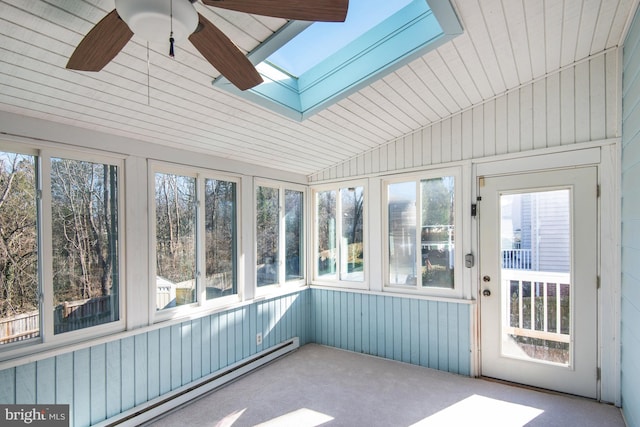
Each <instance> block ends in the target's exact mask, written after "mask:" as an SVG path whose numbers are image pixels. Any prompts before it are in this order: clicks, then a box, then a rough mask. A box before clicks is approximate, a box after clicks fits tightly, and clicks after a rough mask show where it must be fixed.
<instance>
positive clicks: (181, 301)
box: [154, 165, 238, 312]
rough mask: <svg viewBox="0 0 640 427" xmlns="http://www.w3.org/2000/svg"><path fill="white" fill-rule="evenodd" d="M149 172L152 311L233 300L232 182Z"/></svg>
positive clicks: (198, 175) (234, 209)
mask: <svg viewBox="0 0 640 427" xmlns="http://www.w3.org/2000/svg"><path fill="white" fill-rule="evenodd" d="M154 169H155V171H154V182H155V188H154V192H155V196H154V201H155V221H154V224H155V239H154V241H155V254H154V256H155V309H156V311H158V312H159V311H167V310H170V309H175V308H178V307H180V306H189V305H198V304H204V303H206V302H207V301H216V300H218V301H220V300H223V299H225V297H232V298H237V297H238V290H237V271H236V270H237V261H236V260H237V247H238V242H237V217H238V209H237V182H236V181H235V180H233V179H217V178H214V177H212V176H209V175H208V174H207V173H205V172H198V171H189V172H188V173H179V172H178V171H175V170H171V168H164V167H162V166H159V165H158V166H156V167H155V168H154Z"/></svg>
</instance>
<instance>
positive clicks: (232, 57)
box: [189, 14, 262, 90]
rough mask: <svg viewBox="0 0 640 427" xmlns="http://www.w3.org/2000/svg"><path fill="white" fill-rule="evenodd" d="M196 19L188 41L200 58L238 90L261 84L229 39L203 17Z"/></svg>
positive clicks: (242, 55) (252, 67)
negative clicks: (196, 26)
mask: <svg viewBox="0 0 640 427" xmlns="http://www.w3.org/2000/svg"><path fill="white" fill-rule="evenodd" d="M198 18H199V23H198V29H197V30H196V31H195V32H194V33H193V34H191V35H190V36H189V40H190V41H191V43H193V45H194V46H195V47H196V49H198V50H199V51H200V53H201V54H202V56H204V58H205V59H206V60H207V61H209V63H210V64H211V65H213V66H214V67H215V69H216V70H218V71H220V73H221V74H222V75H223V76H225V77H226V78H227V79H229V81H230V82H231V83H233V84H234V85H235V86H236V87H237V88H238V89H240V90H246V89H250V88H252V87H254V86H257V85H259V84H260V83H262V77H260V74H258V71H257V70H256V69H255V67H254V66H253V64H252V63H251V61H249V60H248V59H247V57H246V56H245V55H244V54H243V53H242V52H241V51H240V50H239V49H238V48H237V47H236V45H235V44H233V42H232V41H231V39H229V37H227V36H226V35H225V34H224V33H223V32H222V31H220V30H219V29H218V28H217V27H216V26H215V25H213V24H212V23H211V22H209V21H208V20H207V19H206V18H205V17H204V16H202V15H200V14H198Z"/></svg>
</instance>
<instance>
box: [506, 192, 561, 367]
mask: <svg viewBox="0 0 640 427" xmlns="http://www.w3.org/2000/svg"><path fill="white" fill-rule="evenodd" d="M570 201H571V194H570V191H569V190H554V191H540V192H532V193H520V194H507V195H501V196H500V212H501V213H500V242H501V244H500V252H501V253H500V260H501V263H502V265H501V281H502V294H503V295H504V298H505V299H504V303H503V305H502V306H503V308H504V311H503V315H502V319H503V321H502V353H503V355H506V356H510V357H516V358H521V359H530V360H537V361H541V362H545V363H557V364H562V365H568V364H569V362H570V352H571V345H570V342H571V335H570V333H571V312H570V307H571V303H570V299H571V261H572V260H571V241H572V236H571V216H570V215H571V209H570Z"/></svg>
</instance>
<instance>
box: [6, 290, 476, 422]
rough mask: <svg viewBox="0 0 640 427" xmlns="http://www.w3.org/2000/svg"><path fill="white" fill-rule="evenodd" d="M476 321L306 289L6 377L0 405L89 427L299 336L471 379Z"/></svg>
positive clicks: (462, 309) (451, 312)
mask: <svg viewBox="0 0 640 427" xmlns="http://www.w3.org/2000/svg"><path fill="white" fill-rule="evenodd" d="M430 322H435V323H434V324H433V325H432V324H430ZM468 322H469V307H468V306H467V305H465V304H455V303H440V302H431V301H422V300H411V299H406V298H397V297H390V296H376V295H367V294H360V293H352V292H336V291H328V290H303V291H301V292H299V293H295V294H291V295H287V296H283V297H279V298H273V299H270V300H265V301H261V302H258V303H254V304H251V305H249V306H246V307H241V308H238V309H234V310H230V311H227V312H222V313H216V314H213V315H209V316H204V317H202V318H200V319H195V320H190V321H185V322H183V323H181V324H176V325H171V326H168V327H165V328H161V329H158V330H153V331H149V332H146V333H141V334H138V335H135V336H131V337H127V338H122V339H117V340H114V341H112V342H107V343H105V344H100V345H96V346H93V347H91V348H86V349H82V350H77V351H74V352H70V353H66V354H61V355H59V356H56V357H53V358H49V359H44V360H41V361H38V362H33V363H28V364H25V365H21V366H17V367H15V368H11V369H7V370H4V371H0V383H1V384H2V387H1V388H0V403H49V402H55V403H68V404H71V415H72V422H73V425H74V426H84V425H89V424H90V423H96V422H100V421H102V420H104V419H107V418H109V417H113V416H115V415H117V414H119V413H121V412H123V411H126V410H128V409H131V408H133V407H135V406H136V405H140V404H142V403H144V402H147V401H149V400H151V399H153V398H155V397H158V396H161V395H162V394H165V393H168V392H170V391H171V390H174V389H176V388H179V387H182V386H183V385H186V384H188V383H190V382H192V381H195V380H197V379H198V378H201V377H203V376H206V375H208V374H210V373H213V372H215V371H217V370H219V369H222V368H224V367H226V366H228V365H230V364H233V363H235V362H237V361H239V360H241V359H244V358H246V357H248V356H250V355H252V354H255V353H257V352H259V351H261V350H263V349H266V348H268V347H271V346H274V345H276V344H278V343H280V342H282V341H285V340H287V339H289V338H292V337H295V336H297V337H299V338H300V342H301V344H302V345H304V344H306V343H308V342H318V343H321V344H328V345H334V346H336V347H339V348H344V349H347V350H351V351H357V352H362V353H366V354H373V355H377V356H382V357H388V358H391V359H395V360H402V361H406V362H410V363H415V364H420V365H423V366H429V367H435V368H438V369H445V370H450V371H452V372H459V373H462V374H468V373H469V360H470V359H469V345H470V344H469V343H470V341H469V340H470V337H469V328H468ZM454 328H458V329H459V330H457V331H456V330H454ZM257 332H262V334H263V344H261V345H257V344H256V340H255V336H256V333H257ZM329 343H331V344H329Z"/></svg>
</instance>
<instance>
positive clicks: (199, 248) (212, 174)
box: [148, 160, 244, 323]
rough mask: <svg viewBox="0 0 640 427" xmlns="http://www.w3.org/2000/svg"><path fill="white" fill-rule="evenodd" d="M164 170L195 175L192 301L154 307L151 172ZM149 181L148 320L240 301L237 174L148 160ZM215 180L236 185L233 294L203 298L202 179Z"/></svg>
mask: <svg viewBox="0 0 640 427" xmlns="http://www.w3.org/2000/svg"><path fill="white" fill-rule="evenodd" d="M156 173H165V174H173V175H181V176H188V177H192V178H195V180H196V277H195V279H196V295H197V298H196V301H195V302H193V303H191V304H184V305H181V306H178V307H173V308H167V309H163V310H156V291H157V289H156V288H157V286H156V279H155V277H156V262H155V260H156V216H155V175H156ZM148 174H149V175H148V183H149V215H148V217H149V261H150V262H149V288H148V289H149V295H150V298H149V306H148V310H149V318H150V319H152V321H151V323H156V322H163V321H167V320H171V319H178V318H184V317H187V316H192V315H194V314H196V313H200V312H209V311H211V310H217V309H220V308H223V307H229V306H233V305H234V304H237V303H239V302H241V301H242V298H243V289H244V287H243V286H242V283H241V281H240V277H241V271H240V270H241V268H242V264H241V262H240V254H241V240H242V239H241V238H240V235H241V228H240V220H241V218H242V209H241V199H242V197H241V194H242V185H241V183H242V180H241V178H240V177H239V176H236V175H229V174H223V173H218V172H216V171H214V170H209V169H203V168H195V167H189V166H185V165H179V164H174V163H168V162H162V161H155V160H150V161H149V172H148ZM206 179H215V180H220V181H230V182H234V183H235V184H236V236H237V239H236V254H237V256H236V260H235V262H236V293H235V294H233V295H228V296H224V297H220V298H214V299H211V300H207V299H206V290H205V287H204V286H203V277H204V273H203V271H202V266H204V265H205V262H206V260H205V251H204V239H205V237H204V208H205V207H204V197H205V189H204V181H205V180H206Z"/></svg>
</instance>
